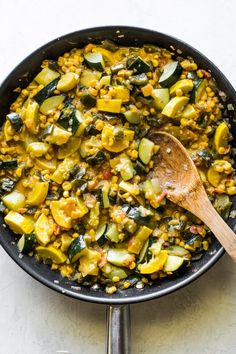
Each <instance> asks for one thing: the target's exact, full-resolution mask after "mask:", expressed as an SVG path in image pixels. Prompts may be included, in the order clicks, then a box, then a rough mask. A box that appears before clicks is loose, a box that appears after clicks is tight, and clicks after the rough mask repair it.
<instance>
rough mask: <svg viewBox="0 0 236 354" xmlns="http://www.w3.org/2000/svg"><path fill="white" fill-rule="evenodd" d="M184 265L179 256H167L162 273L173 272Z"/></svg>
mask: <svg viewBox="0 0 236 354" xmlns="http://www.w3.org/2000/svg"><path fill="white" fill-rule="evenodd" d="M183 263H184V259H183V258H182V257H179V256H171V255H168V257H167V260H166V262H165V265H164V272H174V271H176V270H177V269H179V268H180V267H181V266H182V264H183Z"/></svg>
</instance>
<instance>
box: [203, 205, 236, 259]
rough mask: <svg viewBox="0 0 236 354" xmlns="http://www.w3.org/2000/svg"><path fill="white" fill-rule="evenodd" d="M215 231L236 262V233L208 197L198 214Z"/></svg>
mask: <svg viewBox="0 0 236 354" xmlns="http://www.w3.org/2000/svg"><path fill="white" fill-rule="evenodd" d="M197 216H198V217H199V218H200V219H201V220H202V221H203V222H204V223H205V224H206V225H207V226H208V227H209V229H210V230H211V231H212V232H213V234H214V235H215V236H216V238H217V239H218V240H219V242H220V243H221V244H222V246H223V247H224V249H225V250H226V252H227V253H228V254H229V255H230V257H231V258H232V259H233V260H234V262H236V235H235V233H234V232H233V231H232V230H231V228H230V227H229V226H228V225H227V224H226V222H225V221H224V220H223V219H222V217H221V216H220V215H219V214H218V213H217V211H216V210H215V209H214V207H213V206H212V204H211V202H210V201H209V200H208V199H207V200H205V201H204V205H203V206H202V208H201V210H200V211H199V212H198V215H197Z"/></svg>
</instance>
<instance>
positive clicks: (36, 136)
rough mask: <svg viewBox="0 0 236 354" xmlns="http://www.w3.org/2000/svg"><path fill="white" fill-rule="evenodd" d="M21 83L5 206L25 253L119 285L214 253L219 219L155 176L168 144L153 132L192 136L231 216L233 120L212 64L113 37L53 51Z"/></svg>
mask: <svg viewBox="0 0 236 354" xmlns="http://www.w3.org/2000/svg"><path fill="white" fill-rule="evenodd" d="M17 90H18V92H19V96H18V98H17V99H16V101H15V102H14V103H13V104H12V105H11V107H10V112H9V114H8V115H7V116H6V120H5V123H4V125H3V127H2V130H1V132H0V192H1V204H0V210H1V212H2V213H4V220H5V224H6V225H7V227H9V228H10V229H11V230H12V231H13V232H14V233H16V234H17V236H19V237H18V239H19V241H18V242H17V246H18V248H19V252H20V253H21V254H26V255H29V256H32V257H36V258H37V260H38V261H43V262H45V263H47V264H48V266H50V267H51V269H52V270H58V271H59V272H60V273H61V275H62V276H63V277H68V278H69V279H71V280H74V281H76V282H78V283H81V284H84V285H87V286H91V287H93V288H94V289H98V288H102V289H104V290H105V291H106V292H107V293H108V294H112V293H114V292H116V291H117V290H118V289H127V288H129V287H130V286H136V287H137V288H143V287H144V286H145V284H152V283H154V282H157V281H161V278H164V277H169V276H173V274H178V272H179V271H181V270H184V269H185V268H186V267H188V266H189V265H190V264H191V262H194V261H196V260H198V259H200V258H201V257H202V256H203V254H204V252H205V251H206V250H208V247H209V244H210V242H211V235H210V232H209V230H208V228H207V227H206V226H205V225H204V224H203V223H202V222H201V221H200V220H199V219H197V218H196V217H195V216H193V215H192V214H190V213H189V212H187V211H186V210H184V209H182V208H180V207H178V206H177V205H174V204H173V203H171V202H170V201H168V200H167V198H166V193H164V192H163V191H162V189H161V187H160V185H159V181H158V179H157V178H150V177H149V171H151V170H152V169H153V167H154V162H153V157H155V155H156V154H158V150H159V147H158V146H157V145H155V144H154V142H153V141H151V140H150V139H149V138H148V132H149V131H150V130H152V129H159V130H162V131H165V132H168V133H170V134H172V135H174V136H175V137H177V138H178V139H179V140H180V141H181V142H182V144H183V145H184V146H185V147H186V149H187V150H188V152H189V154H190V156H191V158H192V159H193V161H194V163H195V165H196V166H197V169H198V171H199V174H200V177H201V179H202V181H203V184H204V186H205V188H206V191H207V193H208V196H209V198H210V200H211V201H212V203H213V204H214V206H215V208H216V209H217V210H218V212H219V213H221V215H223V216H225V217H227V213H228V212H229V209H230V206H231V202H230V198H229V196H231V195H234V194H236V179H235V177H234V169H233V167H232V160H231V157H230V152H231V148H230V145H229V141H230V138H231V135H230V133H229V127H230V126H229V124H228V122H227V119H225V118H224V115H223V111H224V108H225V107H224V105H223V104H222V100H221V97H222V94H223V93H222V92H220V91H219V90H218V88H217V85H216V82H215V80H214V78H213V77H212V75H211V73H210V72H208V71H206V70H203V69H201V68H199V67H198V65H197V64H196V63H195V62H194V61H193V60H192V59H191V58H188V59H186V58H182V57H181V54H176V52H173V53H171V52H170V51H168V50H166V49H163V48H159V47H156V46H153V45H144V46H143V47H142V48H135V47H130V48H128V47H118V46H117V45H116V44H114V43H113V42H111V41H108V40H105V41H103V42H102V44H101V45H94V44H88V45H87V46H86V47H84V48H82V49H73V50H72V51H71V52H69V53H65V54H63V55H62V56H60V57H59V58H58V59H57V60H44V61H43V63H42V70H41V71H40V72H39V73H38V74H37V76H36V77H35V78H34V80H33V81H32V82H31V83H30V84H29V85H28V87H27V88H25V89H20V88H18V89H17Z"/></svg>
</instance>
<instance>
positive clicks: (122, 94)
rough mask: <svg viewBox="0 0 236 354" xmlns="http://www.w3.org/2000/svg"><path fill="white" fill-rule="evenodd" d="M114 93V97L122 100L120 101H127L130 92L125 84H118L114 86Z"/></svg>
mask: <svg viewBox="0 0 236 354" xmlns="http://www.w3.org/2000/svg"><path fill="white" fill-rule="evenodd" d="M114 90H115V95H114V98H116V99H120V100H122V102H129V100H130V92H129V89H128V88H127V87H125V86H122V85H118V86H115V87H114Z"/></svg>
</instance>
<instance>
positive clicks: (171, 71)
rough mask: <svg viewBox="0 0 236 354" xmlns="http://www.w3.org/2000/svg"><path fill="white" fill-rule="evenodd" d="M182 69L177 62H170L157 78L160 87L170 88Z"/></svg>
mask: <svg viewBox="0 0 236 354" xmlns="http://www.w3.org/2000/svg"><path fill="white" fill-rule="evenodd" d="M181 73H182V68H181V66H180V64H179V62H178V61H172V62H170V63H168V64H166V65H165V66H164V71H163V73H162V74H161V76H160V78H159V84H160V85H161V86H162V87H170V86H172V85H173V84H174V83H175V82H176V81H177V80H178V78H179V77H180V75H181Z"/></svg>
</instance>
